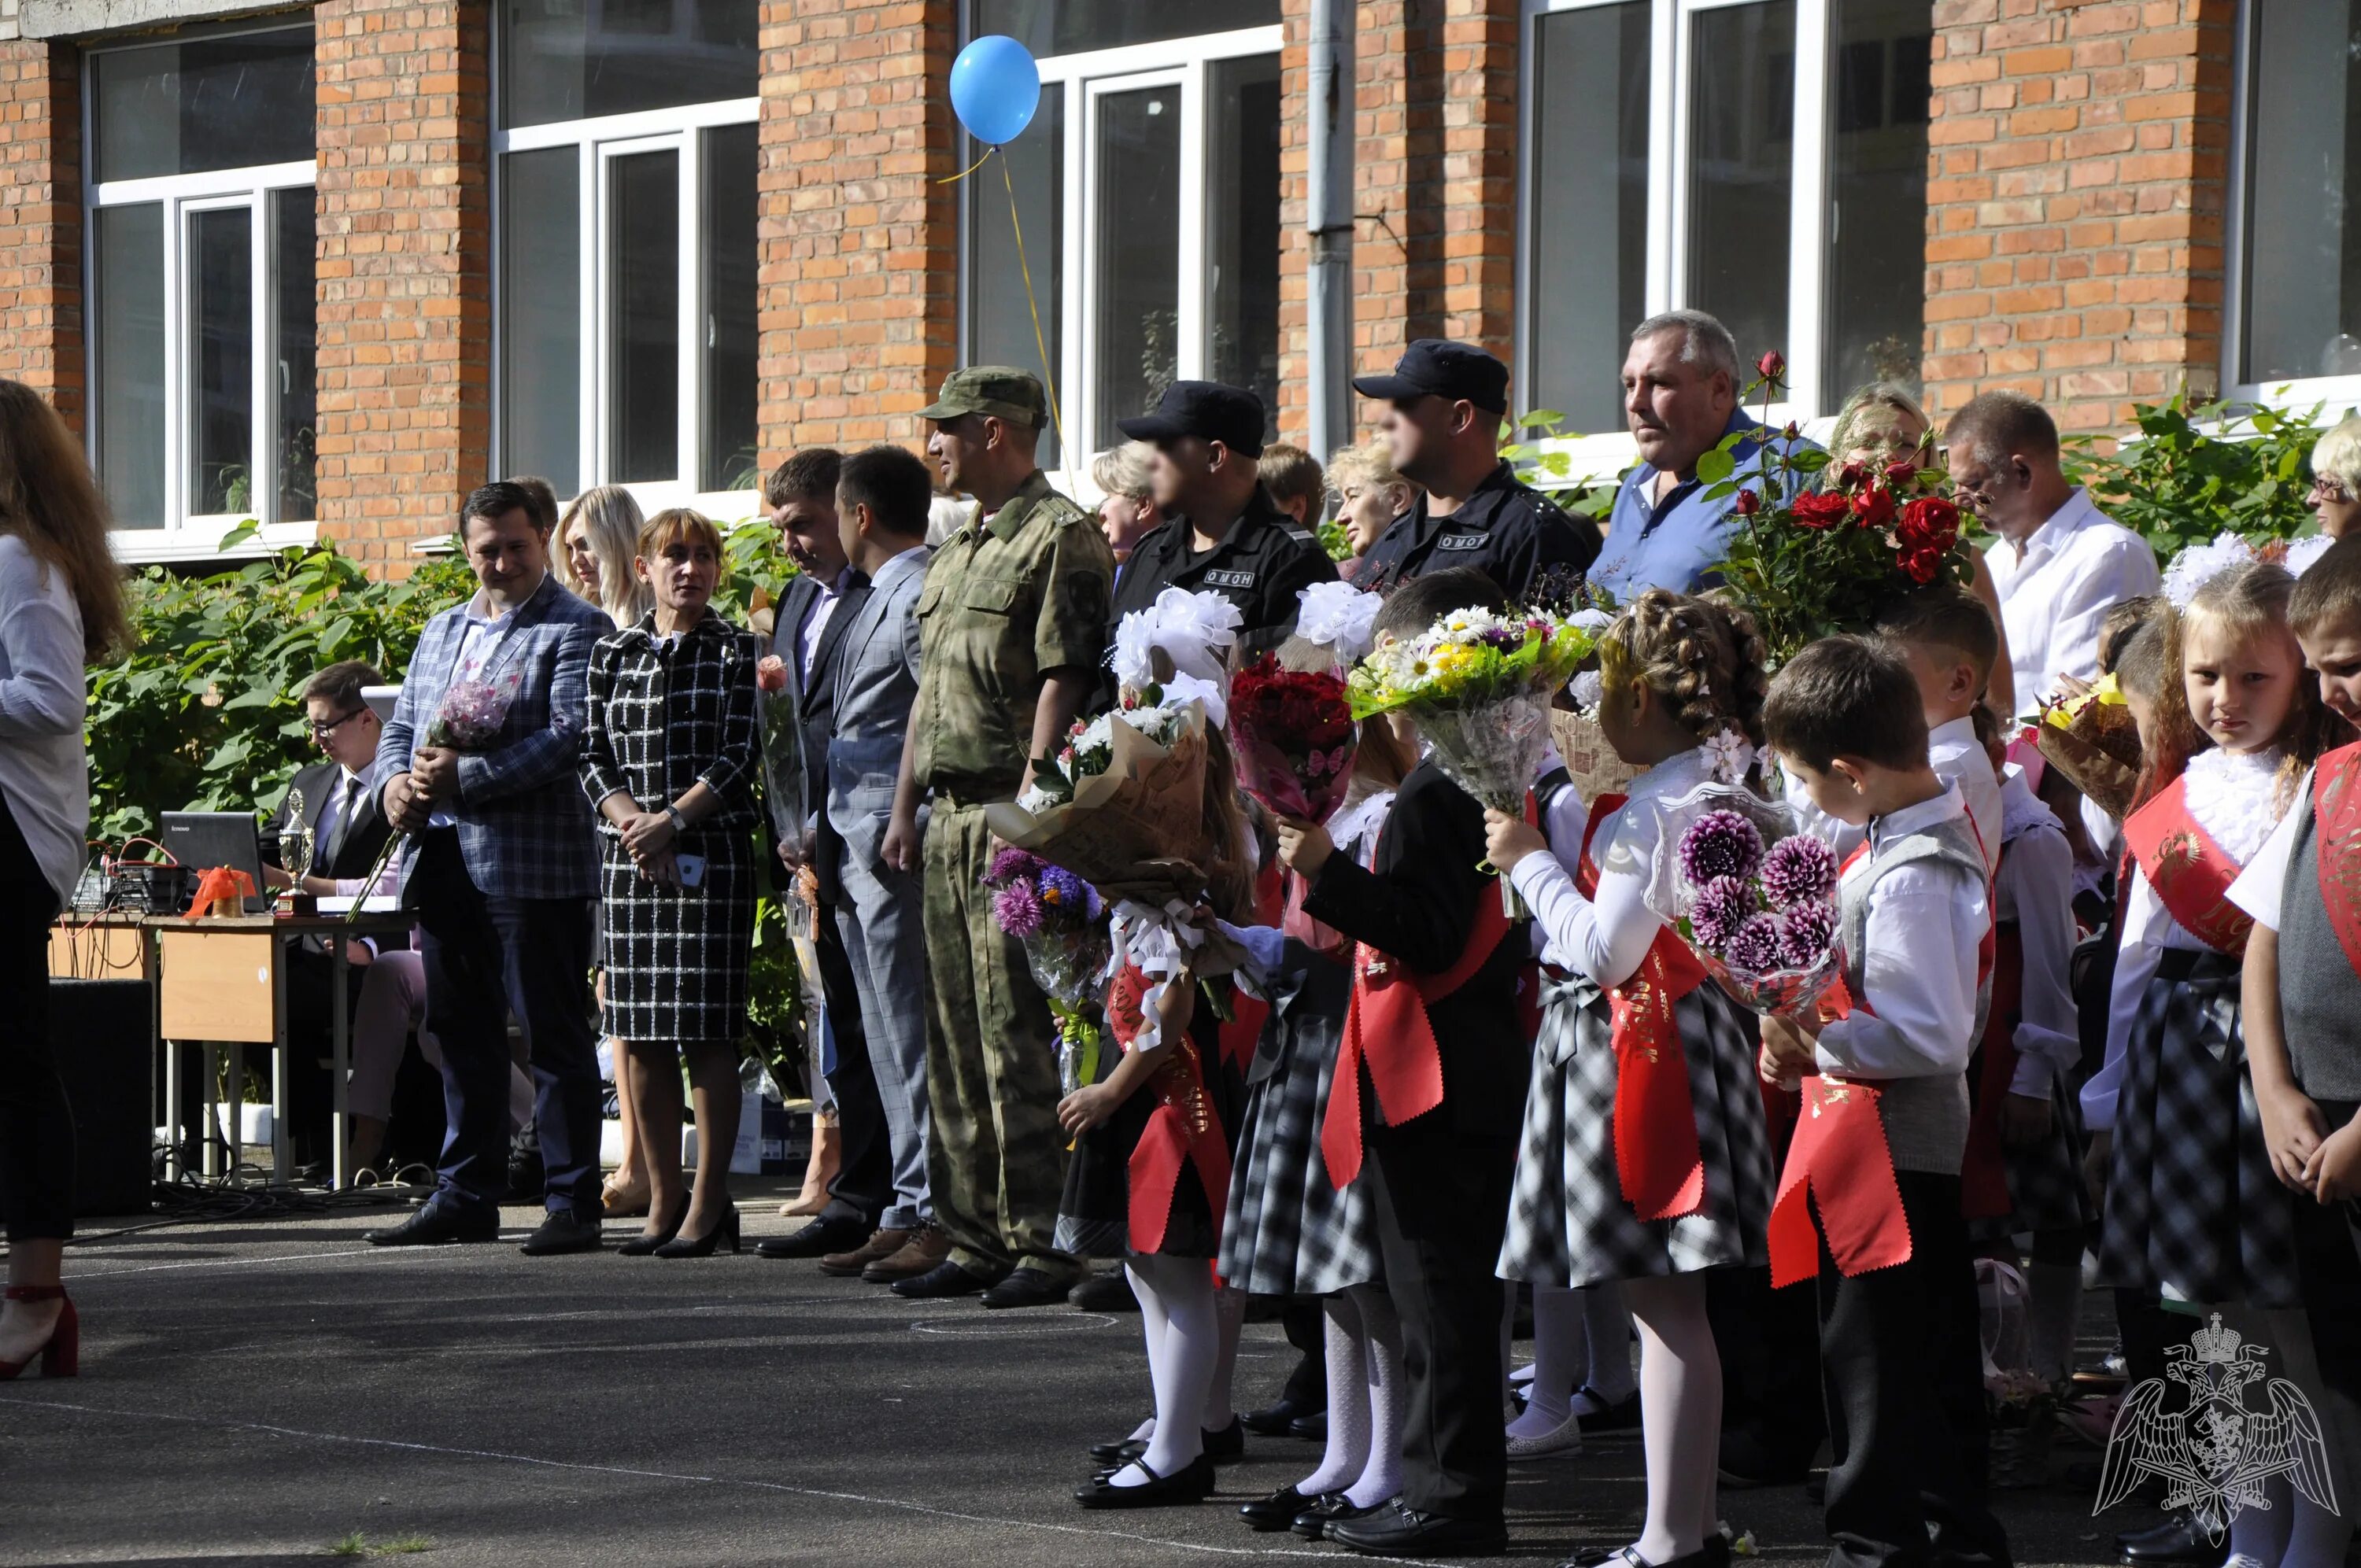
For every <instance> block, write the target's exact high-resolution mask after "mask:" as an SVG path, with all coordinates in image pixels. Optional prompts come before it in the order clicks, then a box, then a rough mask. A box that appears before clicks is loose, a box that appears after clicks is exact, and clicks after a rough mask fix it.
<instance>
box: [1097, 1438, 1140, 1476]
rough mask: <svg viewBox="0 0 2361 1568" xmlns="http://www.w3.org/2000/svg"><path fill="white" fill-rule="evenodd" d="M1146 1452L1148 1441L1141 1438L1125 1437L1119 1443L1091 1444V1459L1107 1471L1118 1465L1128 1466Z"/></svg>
mask: <svg viewBox="0 0 2361 1568" xmlns="http://www.w3.org/2000/svg"><path fill="white" fill-rule="evenodd" d="M1147 1452H1148V1440H1147V1439H1146V1438H1142V1437H1127V1438H1125V1439H1124V1440H1123V1441H1122V1442H1094V1443H1093V1444H1091V1457H1092V1458H1093V1459H1095V1460H1097V1461H1098V1462H1099V1463H1100V1464H1104V1465H1106V1466H1107V1467H1108V1468H1109V1469H1113V1468H1114V1467H1115V1466H1116V1465H1118V1464H1130V1463H1131V1462H1132V1461H1133V1460H1135V1459H1137V1458H1138V1457H1139V1456H1140V1455H1141V1454H1143V1453H1147Z"/></svg>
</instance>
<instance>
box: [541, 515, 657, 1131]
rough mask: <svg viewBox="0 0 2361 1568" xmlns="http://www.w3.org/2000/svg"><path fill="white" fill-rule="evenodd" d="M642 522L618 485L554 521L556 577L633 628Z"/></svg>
mask: <svg viewBox="0 0 2361 1568" xmlns="http://www.w3.org/2000/svg"><path fill="white" fill-rule="evenodd" d="M645 521H647V520H646V519H645V518H644V517H642V516H641V515H640V503H639V502H637V501H635V500H633V499H631V491H629V490H627V489H625V488H623V487H622V486H620V485H599V486H598V487H596V488H592V489H588V490H585V491H583V492H582V493H581V494H580V495H578V496H577V497H575V498H574V504H573V505H572V506H570V507H567V508H566V515H565V516H564V517H563V518H561V519H559V520H558V523H557V549H556V550H555V552H553V554H555V557H556V560H555V565H556V567H557V580H558V581H559V582H561V583H563V584H565V585H566V587H569V588H571V589H573V590H574V593H575V595H576V596H577V598H586V599H588V600H589V601H590V602H591V603H592V604H595V605H597V606H598V608H599V609H603V610H605V611H606V612H607V615H608V617H609V619H610V620H613V621H614V623H615V624H616V625H617V626H637V625H638V624H639V623H640V618H641V617H642V616H644V615H646V614H647V613H648V610H649V609H650V608H651V607H652V606H653V603H654V602H655V601H654V598H653V596H652V595H651V594H650V593H649V591H648V586H647V584H645V583H643V582H642V581H641V580H640V579H639V577H638V576H635V575H634V574H633V572H632V570H631V558H632V554H633V552H634V551H636V550H637V549H638V548H639V543H640V528H641V525H642V523H644V522H645ZM628 1141H629V1140H628V1139H627V1140H626V1142H627V1143H628Z"/></svg>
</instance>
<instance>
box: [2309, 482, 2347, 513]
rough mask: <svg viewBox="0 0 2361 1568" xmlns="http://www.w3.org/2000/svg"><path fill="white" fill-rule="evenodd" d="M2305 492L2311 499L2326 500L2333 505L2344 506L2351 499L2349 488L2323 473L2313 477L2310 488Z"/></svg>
mask: <svg viewBox="0 0 2361 1568" xmlns="http://www.w3.org/2000/svg"><path fill="white" fill-rule="evenodd" d="M2306 494H2307V496H2308V497H2309V498H2310V499H2313V500H2323V501H2327V502H2329V503H2330V504H2331V505H2333V506H2344V505H2345V504H2347V503H2348V502H2350V501H2351V500H2352V499H2353V492H2352V491H2351V490H2348V489H2346V488H2345V486H2344V485H2343V484H2341V483H2340V482H2338V481H2337V480H2334V479H2332V478H2330V477H2328V476H2327V475H2325V474H2320V475H2316V476H2314V477H2313V478H2312V488H2311V489H2310V490H2309V491H2307V492H2306Z"/></svg>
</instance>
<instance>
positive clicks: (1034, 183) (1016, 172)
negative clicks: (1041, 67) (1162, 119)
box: [960, 82, 1066, 468]
mask: <svg viewBox="0 0 2361 1568" xmlns="http://www.w3.org/2000/svg"><path fill="white" fill-rule="evenodd" d="M961 143H962V145H963V147H964V149H965V151H964V156H962V157H961V159H960V167H961V168H962V169H965V168H966V167H967V166H968V165H969V164H972V163H973V162H974V161H975V160H976V159H977V158H978V157H980V156H982V154H983V148H980V147H978V146H977V145H976V144H975V142H974V141H973V140H972V138H969V137H961ZM993 162H994V163H997V164H999V165H1000V166H1001V168H1000V170H997V171H995V170H994V169H993V167H992V165H991V164H986V165H985V166H984V167H983V169H981V170H977V171H976V173H975V174H974V175H973V176H972V178H971V179H970V180H969V181H968V185H967V192H968V194H967V201H968V251H967V256H968V291H967V363H969V364H971V365H1015V366H1018V367H1022V368H1024V369H1027V370H1030V371H1032V372H1033V373H1034V374H1035V375H1037V376H1038V375H1040V374H1041V373H1042V371H1043V367H1044V360H1045V359H1046V361H1047V366H1048V369H1049V380H1048V381H1047V382H1045V383H1044V384H1045V385H1050V384H1054V383H1055V382H1056V380H1057V375H1056V371H1057V367H1058V365H1059V363H1060V360H1059V357H1058V356H1059V354H1060V346H1061V345H1062V343H1063V341H1064V339H1063V335H1062V334H1061V332H1060V327H1061V326H1062V325H1063V323H1064V322H1065V297H1066V296H1065V287H1066V90H1065V89H1064V88H1063V87H1061V86H1060V85H1059V84H1058V83H1056V82H1048V83H1045V84H1044V85H1043V86H1042V88H1041V105H1040V107H1039V108H1038V109H1036V110H1034V111H1033V123H1032V124H1031V125H1029V126H1026V127H1025V134H1024V135H1022V136H1020V137H1017V138H1016V140H1015V141H1012V142H1010V143H1009V144H1008V145H1007V146H1005V147H1004V148H1001V149H1000V151H999V152H998V154H996V155H995V156H994V159H993ZM1012 193H1013V194H1014V195H1015V197H1016V214H1015V216H1014V217H1012V216H1011V214H1010V212H1009V197H1010V196H1011V194H1012ZM1020 223H1021V225H1023V234H1024V240H1025V254H1024V257H1023V258H1022V260H1021V261H1020V260H1019V258H1018V257H1017V254H1016V251H1017V246H1016V241H1017V233H1018V225H1019V224H1020ZM1028 269H1029V270H1030V272H1031V274H1032V278H1033V305H1036V306H1038V307H1039V311H1040V323H1041V336H1040V339H1039V341H1038V343H1037V342H1036V341H1035V339H1034V336H1033V321H1034V311H1033V308H1032V306H1028V305H1027V303H1026V299H1025V278H1026V273H1027V270H1028ZM1038 455H1039V457H1040V461H1041V466H1043V467H1045V468H1055V467H1057V466H1059V465H1060V463H1062V462H1063V461H1064V458H1063V455H1062V454H1060V451H1059V449H1058V427H1057V422H1055V421H1052V422H1050V424H1049V429H1047V430H1045V431H1043V432H1042V433H1041V444H1040V447H1039V449H1038Z"/></svg>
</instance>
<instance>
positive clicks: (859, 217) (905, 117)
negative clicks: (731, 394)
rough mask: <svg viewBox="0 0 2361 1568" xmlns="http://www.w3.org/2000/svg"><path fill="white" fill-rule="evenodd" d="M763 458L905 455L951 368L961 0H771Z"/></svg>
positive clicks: (955, 343)
mask: <svg viewBox="0 0 2361 1568" xmlns="http://www.w3.org/2000/svg"><path fill="white" fill-rule="evenodd" d="M762 47H763V112H762V122H761V124H762V129H761V137H762V170H761V173H760V175H759V177H758V181H759V182H758V184H757V187H756V189H757V193H758V197H757V199H758V200H759V201H760V203H761V205H762V214H763V215H762V223H761V226H760V228H759V230H758V234H759V240H758V243H759V245H760V247H761V258H762V259H761V267H760V271H759V273H758V274H757V276H758V278H759V280H760V281H759V287H760V289H761V291H762V318H761V319H762V334H763V344H762V356H761V359H760V361H759V369H758V371H757V374H758V375H759V376H760V377H761V378H762V411H761V416H760V417H761V429H762V437H761V439H762V444H763V463H764V464H765V465H766V466H767V465H770V464H773V463H775V462H777V461H778V460H779V459H780V458H781V457H783V456H785V455H786V454H787V453H788V452H790V451H792V450H794V449H795V448H796V447H798V446H808V445H815V444H829V445H838V446H851V445H853V444H861V443H867V442H875V441H886V440H893V441H905V442H916V441H917V439H918V437H919V435H920V431H919V427H918V422H917V420H916V419H915V418H914V417H913V415H914V414H915V413H916V411H917V410H918V409H920V408H923V407H925V406H926V404H927V403H928V402H930V401H931V400H933V398H934V395H935V389H936V388H937V387H938V386H939V385H940V383H941V381H942V378H943V377H944V376H946V375H948V374H950V371H951V369H952V368H953V367H955V366H956V365H957V363H958V355H959V330H958V329H959V264H958V255H959V248H958V230H959V206H958V200H957V195H956V191H957V188H956V187H955V186H950V185H944V184H940V183H938V181H940V180H942V179H943V178H944V177H945V176H947V175H950V174H953V173H956V172H958V170H957V168H956V166H955V164H954V162H953V157H954V151H953V149H954V146H955V139H956V138H955V126H954V123H953V120H952V115H951V108H950V67H951V58H952V56H953V54H954V53H956V52H957V49H958V7H957V5H956V4H955V0H764V3H763V33H762Z"/></svg>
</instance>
